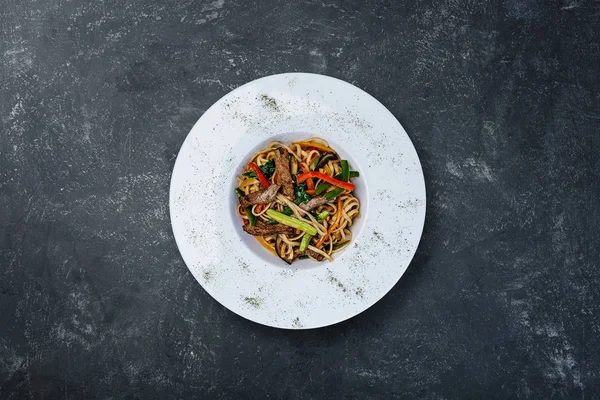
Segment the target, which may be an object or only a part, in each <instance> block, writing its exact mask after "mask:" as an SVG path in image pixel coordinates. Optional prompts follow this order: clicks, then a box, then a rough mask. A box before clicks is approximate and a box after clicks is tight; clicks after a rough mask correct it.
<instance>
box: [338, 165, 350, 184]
mask: <svg viewBox="0 0 600 400" xmlns="http://www.w3.org/2000/svg"><path fill="white" fill-rule="evenodd" d="M340 164H341V165H342V178H341V179H340V181H344V182H348V181H349V180H350V167H349V166H348V160H342V161H340Z"/></svg>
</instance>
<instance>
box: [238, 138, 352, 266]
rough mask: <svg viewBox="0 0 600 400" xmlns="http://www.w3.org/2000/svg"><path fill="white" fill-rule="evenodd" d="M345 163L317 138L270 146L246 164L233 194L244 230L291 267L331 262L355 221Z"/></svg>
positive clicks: (346, 239)
mask: <svg viewBox="0 0 600 400" xmlns="http://www.w3.org/2000/svg"><path fill="white" fill-rule="evenodd" d="M358 177H359V173H358V171H352V170H351V169H350V165H349V164H348V161H347V160H343V159H341V158H340V156H339V155H338V153H337V152H336V151H335V150H334V149H332V148H331V147H330V146H329V144H328V143H327V142H326V141H325V140H323V139H320V138H311V139H307V140H303V141H299V142H292V143H291V144H290V145H289V146H287V145H285V144H284V143H281V142H272V143H270V144H269V145H268V146H267V147H266V148H265V149H263V150H260V151H259V152H257V153H256V154H254V155H253V156H252V157H250V160H249V161H248V164H247V167H246V169H245V171H244V173H243V174H242V175H240V176H239V177H238V187H237V188H236V189H235V191H236V194H237V195H238V198H239V204H238V206H237V212H238V215H239V216H240V217H241V218H242V220H243V223H244V226H243V229H244V231H245V232H247V233H248V234H250V235H253V236H254V237H255V238H256V239H257V240H258V241H259V243H260V244H261V245H263V246H264V247H265V248H266V249H267V250H269V251H270V252H271V253H273V254H274V255H275V256H277V257H279V258H281V259H282V260H283V261H285V262H286V263H288V264H291V263H292V262H294V261H295V260H296V259H298V258H311V259H313V260H316V261H323V260H325V259H327V260H329V261H332V260H333V258H332V256H333V254H334V253H336V252H338V251H340V250H342V249H343V248H345V247H346V246H348V245H349V244H350V242H351V240H352V232H351V231H350V227H351V226H352V223H353V221H354V219H355V218H359V217H360V202H359V201H358V199H357V198H356V197H355V196H354V184H353V183H352V181H351V179H352V178H358Z"/></svg>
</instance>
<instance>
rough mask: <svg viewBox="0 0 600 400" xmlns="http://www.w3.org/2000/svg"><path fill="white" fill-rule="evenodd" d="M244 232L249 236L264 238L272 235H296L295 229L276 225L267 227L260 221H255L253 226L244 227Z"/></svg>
mask: <svg viewBox="0 0 600 400" xmlns="http://www.w3.org/2000/svg"><path fill="white" fill-rule="evenodd" d="M243 229H244V231H246V232H247V233H249V234H251V235H252V236H266V235H274V234H276V233H277V234H279V233H282V234H285V235H294V234H295V233H296V229H294V228H292V227H291V226H287V225H282V224H276V225H267V224H265V223H264V222H262V221H261V220H257V221H256V224H255V225H254V226H250V225H244V226H243Z"/></svg>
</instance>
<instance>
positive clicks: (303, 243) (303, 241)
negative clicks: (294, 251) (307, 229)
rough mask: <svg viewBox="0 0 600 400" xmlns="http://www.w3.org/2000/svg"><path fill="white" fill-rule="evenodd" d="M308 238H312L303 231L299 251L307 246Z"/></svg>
mask: <svg viewBox="0 0 600 400" xmlns="http://www.w3.org/2000/svg"><path fill="white" fill-rule="evenodd" d="M310 238H312V236H311V235H309V234H308V233H305V234H304V236H302V242H300V249H299V250H300V251H305V250H306V248H307V247H308V244H309V243H310Z"/></svg>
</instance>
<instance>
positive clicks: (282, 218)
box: [267, 210, 317, 236]
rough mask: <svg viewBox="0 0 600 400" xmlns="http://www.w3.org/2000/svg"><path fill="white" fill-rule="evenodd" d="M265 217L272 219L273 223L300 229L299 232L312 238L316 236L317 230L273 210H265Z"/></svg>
mask: <svg viewBox="0 0 600 400" xmlns="http://www.w3.org/2000/svg"><path fill="white" fill-rule="evenodd" d="M267 215H268V216H269V217H271V218H273V219H274V220H275V221H277V222H279V223H280V224H283V225H287V226H291V227H292V228H296V229H300V230H301V231H304V232H306V233H308V234H309V235H312V236H314V235H316V234H317V228H315V227H314V226H312V225H310V224H308V223H306V222H304V221H301V220H299V219H297V218H293V217H288V216H287V215H285V214H282V213H280V212H277V211H274V210H267Z"/></svg>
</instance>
